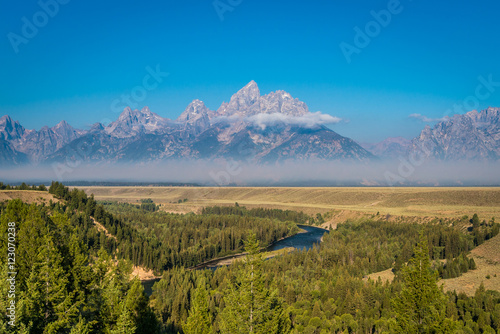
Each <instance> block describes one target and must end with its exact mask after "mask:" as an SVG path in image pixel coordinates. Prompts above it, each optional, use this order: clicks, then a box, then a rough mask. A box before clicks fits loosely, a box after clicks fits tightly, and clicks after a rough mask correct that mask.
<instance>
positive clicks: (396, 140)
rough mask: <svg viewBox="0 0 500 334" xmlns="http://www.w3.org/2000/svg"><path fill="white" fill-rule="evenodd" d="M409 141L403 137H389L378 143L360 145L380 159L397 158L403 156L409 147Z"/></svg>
mask: <svg viewBox="0 0 500 334" xmlns="http://www.w3.org/2000/svg"><path fill="white" fill-rule="evenodd" d="M410 143H411V140H409V139H406V138H403V137H389V138H387V139H385V140H383V141H381V142H379V143H361V144H360V145H361V146H362V147H363V148H364V149H366V150H367V151H368V152H371V153H372V154H374V155H376V156H378V157H381V158H390V159H393V158H398V157H399V156H405V155H406V154H407V151H408V148H409V147H410Z"/></svg>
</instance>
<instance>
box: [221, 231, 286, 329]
mask: <svg viewBox="0 0 500 334" xmlns="http://www.w3.org/2000/svg"><path fill="white" fill-rule="evenodd" d="M245 250H246V251H247V252H248V256H247V258H246V261H245V263H244V265H243V266H242V267H241V268H239V272H238V273H237V277H236V280H235V282H230V283H229V287H228V288H227V290H226V291H225V293H223V295H224V303H225V307H224V309H223V310H222V311H221V314H220V329H221V332H222V333H230V334H238V333H245V334H248V333H256V334H258V333H263V334H264V333H266V334H271V333H289V332H290V319H289V317H288V314H287V313H286V312H285V311H284V309H283V305H282V302H281V300H280V299H279V298H278V297H277V291H276V290H273V291H269V290H268V289H266V287H265V280H264V274H263V272H262V263H263V261H264V260H263V258H262V255H261V254H259V242H258V240H257V238H256V236H255V234H252V235H250V237H249V238H248V241H247V243H246V247H245Z"/></svg>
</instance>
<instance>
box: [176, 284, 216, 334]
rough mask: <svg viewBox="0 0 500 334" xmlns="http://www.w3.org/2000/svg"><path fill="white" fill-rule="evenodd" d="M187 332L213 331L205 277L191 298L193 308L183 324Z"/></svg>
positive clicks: (204, 332)
mask: <svg viewBox="0 0 500 334" xmlns="http://www.w3.org/2000/svg"><path fill="white" fill-rule="evenodd" d="M182 329H183V330H184V333H186V334H210V333H212V319H211V314H210V312H209V309H208V291H207V289H206V287H205V279H204V278H201V279H200V280H199V282H198V287H197V288H196V290H195V292H194V296H193V297H192V300H191V309H190V310H189V316H188V318H187V321H186V323H185V324H184V325H183V326H182Z"/></svg>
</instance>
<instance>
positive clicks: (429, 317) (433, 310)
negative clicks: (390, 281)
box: [393, 233, 446, 333]
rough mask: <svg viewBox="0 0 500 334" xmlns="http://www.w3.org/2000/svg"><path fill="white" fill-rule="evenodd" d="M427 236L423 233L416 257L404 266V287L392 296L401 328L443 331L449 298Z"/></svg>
mask: <svg viewBox="0 0 500 334" xmlns="http://www.w3.org/2000/svg"><path fill="white" fill-rule="evenodd" d="M428 254H429V249H428V246H427V240H426V239H425V237H424V235H423V233H420V241H419V243H418V244H417V246H416V247H415V248H414V257H413V258H411V259H410V260H409V262H408V264H407V265H406V266H405V267H403V269H402V280H403V288H402V290H401V293H400V295H399V296H397V297H396V298H394V299H393V306H394V310H395V312H396V321H397V329H398V332H401V333H441V332H443V331H444V320H445V311H446V298H445V295H444V294H443V292H442V291H441V290H440V289H439V287H438V285H437V280H438V277H437V274H436V272H433V271H432V270H431V266H430V259H429V255H428Z"/></svg>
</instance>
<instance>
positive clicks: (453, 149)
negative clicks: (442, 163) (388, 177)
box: [409, 108, 500, 161]
mask: <svg viewBox="0 0 500 334" xmlns="http://www.w3.org/2000/svg"><path fill="white" fill-rule="evenodd" d="M409 151H410V153H411V152H421V153H423V154H424V155H426V156H428V157H429V158H432V159H437V160H474V161H478V160H479V161H484V160H498V159H499V158H500V109H499V108H488V109H485V110H483V111H481V112H477V111H475V110H474V111H470V112H468V113H466V114H464V115H454V116H453V117H451V118H449V119H448V120H445V121H442V122H439V123H438V124H436V125H435V126H434V127H433V128H431V127H429V126H426V127H425V128H424V129H423V130H422V132H421V133H420V136H418V137H416V138H414V139H413V140H412V142H411V144H410V148H409Z"/></svg>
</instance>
